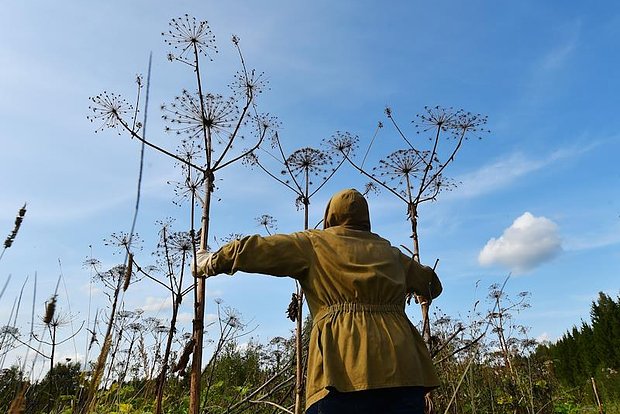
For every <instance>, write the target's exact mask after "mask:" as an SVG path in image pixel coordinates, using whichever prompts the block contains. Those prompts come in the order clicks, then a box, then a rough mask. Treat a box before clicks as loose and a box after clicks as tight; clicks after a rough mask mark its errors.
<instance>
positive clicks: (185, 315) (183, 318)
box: [177, 312, 194, 323]
mask: <svg viewBox="0 0 620 414" xmlns="http://www.w3.org/2000/svg"><path fill="white" fill-rule="evenodd" d="M193 319H194V314H192V313H189V312H182V313H179V315H178V316H177V321H179V322H181V323H186V322H191V321H192V320H193Z"/></svg>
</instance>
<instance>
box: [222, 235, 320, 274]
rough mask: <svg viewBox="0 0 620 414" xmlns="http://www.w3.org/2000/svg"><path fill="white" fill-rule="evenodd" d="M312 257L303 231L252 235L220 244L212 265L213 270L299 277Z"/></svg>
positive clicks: (311, 250) (307, 267)
mask: <svg viewBox="0 0 620 414" xmlns="http://www.w3.org/2000/svg"><path fill="white" fill-rule="evenodd" d="M312 257H313V249H312V244H311V242H310V240H309V239H308V237H307V236H306V235H305V234H304V233H303V232H299V233H293V234H290V235H287V234H276V235H273V236H267V237H261V236H258V235H255V236H248V237H244V238H243V239H241V240H235V241H233V242H231V243H229V244H227V245H225V246H223V247H222V248H221V249H220V250H218V251H217V252H215V253H214V254H213V258H212V266H213V270H214V272H215V274H219V273H228V274H230V275H232V274H233V273H235V272H236V271H239V270H240V271H243V272H248V273H262V274H267V275H273V276H290V277H293V278H295V279H299V278H302V277H303V276H304V275H306V274H307V272H308V269H309V268H310V266H311V262H312Z"/></svg>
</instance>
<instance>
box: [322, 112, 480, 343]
mask: <svg viewBox="0 0 620 414" xmlns="http://www.w3.org/2000/svg"><path fill="white" fill-rule="evenodd" d="M385 115H386V117H387V119H388V122H389V124H390V125H391V126H392V127H393V131H394V135H395V136H396V138H397V141H400V143H401V144H400V145H402V146H403V147H404V148H401V149H398V150H396V151H394V152H392V153H390V154H388V155H387V156H385V157H384V158H382V159H380V160H379V161H378V163H377V164H376V165H375V166H374V167H372V168H368V167H366V166H365V163H366V160H367V158H368V155H369V154H370V152H371V149H372V147H373V144H374V142H375V140H376V138H377V136H378V135H379V131H381V130H382V129H384V124H383V123H382V122H379V124H378V126H377V129H376V130H375V133H374V135H373V137H372V139H371V141H370V143H369V145H368V148H367V150H366V152H365V154H364V157H363V159H362V160H361V161H358V160H355V159H353V158H352V157H351V156H350V148H351V146H352V145H357V143H358V140H359V139H358V137H356V136H353V135H351V134H349V133H337V134H335V135H334V136H333V137H332V138H330V140H328V144H329V145H331V147H332V148H334V149H335V150H336V151H338V152H340V153H341V154H342V155H343V157H344V159H346V160H347V161H348V163H349V164H350V165H351V166H352V167H353V168H354V169H355V170H357V171H358V172H359V173H361V174H362V175H363V176H365V177H366V178H367V179H369V180H370V181H369V184H368V185H367V189H377V190H378V189H384V190H386V191H387V192H388V193H390V194H392V195H393V196H394V197H396V198H397V199H398V200H400V201H401V202H402V203H403V204H404V205H405V207H406V213H407V218H408V220H409V223H410V226H411V235H410V237H411V239H412V242H413V243H412V244H413V245H412V249H411V250H410V252H411V254H412V256H413V259H414V260H416V261H417V262H420V240H419V232H418V220H419V218H418V212H419V206H420V204H422V203H425V202H428V201H436V200H437V198H438V196H439V195H440V194H441V193H442V192H444V191H449V190H451V189H453V188H455V187H456V186H457V183H456V182H455V181H454V180H452V179H450V178H448V177H446V176H445V174H444V172H445V170H446V168H447V167H448V166H449V165H450V164H452V163H453V162H454V161H455V159H456V156H457V154H458V153H459V151H460V150H461V149H462V146H463V143H464V142H465V141H467V140H469V139H470V138H471V137H472V136H476V137H478V138H481V136H482V134H483V133H485V132H488V131H487V130H486V129H485V125H486V123H487V117H486V116H484V115H481V114H474V113H471V112H467V111H464V110H455V109H453V108H444V107H440V106H435V107H428V106H427V107H425V108H424V111H423V112H422V113H421V114H418V115H417V116H416V118H415V120H414V121H413V124H414V125H415V128H416V136H418V137H422V138H423V139H419V138H418V139H416V140H414V139H412V138H410V137H409V136H408V135H407V134H406V133H405V131H404V129H403V128H402V127H401V125H400V124H399V122H398V121H397V120H396V118H395V115H394V113H393V111H392V109H391V108H386V109H385ZM389 145H390V146H391V145H394V143H389ZM408 250H409V249H408ZM429 299H430V298H426V297H419V298H416V300H417V301H418V302H419V303H420V305H421V308H422V319H423V335H424V339H425V340H426V343H427V345H429V346H430V339H431V334H430V325H429V318H428V305H429V304H428V300H429Z"/></svg>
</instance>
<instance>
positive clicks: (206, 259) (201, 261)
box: [192, 250, 215, 277]
mask: <svg viewBox="0 0 620 414" xmlns="http://www.w3.org/2000/svg"><path fill="white" fill-rule="evenodd" d="M212 258H213V253H209V252H207V251H206V250H198V251H197V252H196V260H192V274H193V275H194V277H209V276H213V275H214V274H215V272H214V271H213V265H212V264H211V260H212Z"/></svg>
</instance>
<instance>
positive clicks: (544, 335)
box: [536, 332, 551, 344]
mask: <svg viewBox="0 0 620 414" xmlns="http://www.w3.org/2000/svg"><path fill="white" fill-rule="evenodd" d="M536 342H538V343H539V344H542V343H545V342H551V337H550V336H549V334H548V333H547V332H543V333H541V334H540V335H538V336H537V337H536Z"/></svg>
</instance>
